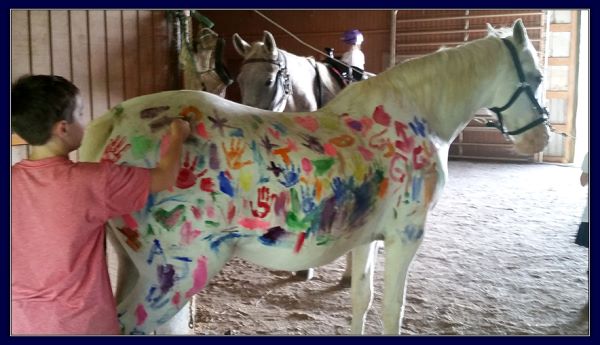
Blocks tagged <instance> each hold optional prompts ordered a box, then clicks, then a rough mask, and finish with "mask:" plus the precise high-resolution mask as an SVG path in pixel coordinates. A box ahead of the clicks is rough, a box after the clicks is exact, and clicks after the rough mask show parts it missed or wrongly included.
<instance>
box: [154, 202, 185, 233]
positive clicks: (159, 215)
mask: <svg viewBox="0 0 600 345" xmlns="http://www.w3.org/2000/svg"><path fill="white" fill-rule="evenodd" d="M184 210H185V206H184V205H179V206H177V207H175V208H174V209H172V210H171V211H166V210H164V209H162V208H161V209H160V210H158V211H156V212H154V214H153V216H154V219H156V221H157V222H158V223H159V224H160V225H162V226H163V227H164V228H165V229H167V230H171V229H172V228H174V227H177V226H178V225H179V224H181V223H182V222H183V221H185V216H184V215H183V211H184ZM176 212H181V213H180V215H181V216H180V217H178V219H175V222H173V223H172V224H169V223H171V222H172V221H173V220H174V219H171V217H172V216H173V215H174V214H175V213H176Z"/></svg>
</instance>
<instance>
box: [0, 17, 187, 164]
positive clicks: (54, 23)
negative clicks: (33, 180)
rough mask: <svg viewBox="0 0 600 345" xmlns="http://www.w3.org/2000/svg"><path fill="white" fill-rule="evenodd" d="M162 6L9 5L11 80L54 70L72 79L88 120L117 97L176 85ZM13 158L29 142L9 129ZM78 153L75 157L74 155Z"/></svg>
mask: <svg viewBox="0 0 600 345" xmlns="http://www.w3.org/2000/svg"><path fill="white" fill-rule="evenodd" d="M169 34H170V31H169V29H168V27H167V21H166V18H165V12H164V11H149V10H139V11H138V10H124V11H122V10H107V11H104V10H90V11H85V10H77V11H69V10H13V11H11V81H13V82H14V81H15V80H16V79H18V78H19V77H20V76H22V75H24V74H55V75H61V76H63V77H65V78H66V79H69V80H71V81H72V82H74V83H75V84H76V85H77V86H78V87H79V89H80V90H81V94H82V96H83V99H84V107H85V110H84V112H85V116H86V119H87V121H88V122H89V121H91V120H92V119H94V118H96V117H98V116H100V115H102V114H103V113H105V112H106V111H107V110H108V109H109V108H111V107H112V106H114V105H116V104H118V103H119V102H121V101H123V100H125V99H128V98H131V97H135V96H139V95H143V94H147V93H152V92H158V91H163V90H169V89H174V88H177V82H176V78H174V75H175V74H174V73H171V70H172V69H173V68H172V64H171V59H170V57H169V54H170V52H169ZM12 143H13V145H16V146H13V150H12V153H13V156H12V161H13V163H15V162H17V161H19V160H21V159H23V158H26V157H27V151H28V148H27V145H24V142H23V141H22V140H21V139H20V138H19V137H18V136H16V135H13V140H12ZM73 158H76V157H73Z"/></svg>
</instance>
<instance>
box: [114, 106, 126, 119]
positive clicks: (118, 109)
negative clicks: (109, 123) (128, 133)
mask: <svg viewBox="0 0 600 345" xmlns="http://www.w3.org/2000/svg"><path fill="white" fill-rule="evenodd" d="M124 110H125V109H123V106H122V105H120V104H119V105H117V106H115V107H114V108H112V113H113V116H114V117H121V115H123V111H124Z"/></svg>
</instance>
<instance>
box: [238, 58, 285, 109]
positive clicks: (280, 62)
mask: <svg viewBox="0 0 600 345" xmlns="http://www.w3.org/2000/svg"><path fill="white" fill-rule="evenodd" d="M253 62H267V63H270V64H273V65H276V66H277V67H279V70H278V71H277V75H276V76H275V82H274V83H275V85H279V84H281V86H283V97H281V98H280V99H279V100H277V101H276V100H275V97H276V96H277V92H275V93H274V94H273V99H272V100H271V109H275V108H277V106H279V105H280V104H281V103H283V102H284V101H286V100H287V98H288V96H289V95H291V94H292V84H291V83H290V74H289V72H288V69H287V61H286V59H285V55H284V54H281V53H278V54H277V59H276V60H273V59H261V58H256V59H248V60H245V61H244V62H242V65H245V64H247V63H253ZM276 91H277V89H276Z"/></svg>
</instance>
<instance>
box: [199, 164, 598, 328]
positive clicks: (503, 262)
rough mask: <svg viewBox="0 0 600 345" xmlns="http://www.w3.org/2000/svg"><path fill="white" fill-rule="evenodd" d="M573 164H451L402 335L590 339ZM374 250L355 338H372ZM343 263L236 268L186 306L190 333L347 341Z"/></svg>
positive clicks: (378, 308)
mask: <svg viewBox="0 0 600 345" xmlns="http://www.w3.org/2000/svg"><path fill="white" fill-rule="evenodd" d="M579 174H580V170H579V167H578V166H573V167H572V166H559V165H548V164H499V163H480V162H465V161H451V162H450V163H449V175H450V176H449V177H450V178H449V181H448V183H447V185H446V189H445V191H444V194H443V195H442V198H441V200H440V201H439V202H438V205H437V206H436V207H435V209H434V211H433V212H432V213H431V215H430V217H429V219H428V223H427V229H426V232H425V239H424V241H423V244H422V246H421V248H420V249H419V251H418V252H417V255H416V257H415V259H414V261H413V264H412V266H411V270H410V274H409V277H408V292H407V304H406V308H405V312H404V321H403V324H402V334H409V335H450V334H461V335H501V334H510V335H515V334H571V335H586V334H588V333H589V321H588V307H587V303H588V299H589V295H588V277H587V274H586V271H587V269H588V251H587V249H586V248H583V247H579V246H577V245H575V244H573V239H574V235H575V232H576V230H577V227H578V224H579V222H580V216H581V212H582V210H583V207H584V206H585V198H586V195H587V190H586V188H583V187H581V186H580V185H579ZM383 260H384V258H383V249H381V248H380V250H379V255H378V265H377V268H376V271H375V298H374V302H373V306H372V308H371V310H370V311H369V313H368V316H367V322H366V328H365V333H366V334H381V333H382V332H383V325H382V320H381V316H382V305H381V303H382V302H381V301H382V296H383V291H382V288H383ZM343 269H344V259H343V258H341V259H338V260H337V261H335V262H333V263H331V264H329V265H326V266H322V267H320V268H318V270H317V271H316V275H315V278H313V280H312V281H309V282H304V281H298V280H295V279H294V277H293V275H292V274H291V273H289V272H283V271H269V270H267V269H264V268H261V267H258V266H255V265H253V264H250V263H247V262H244V261H242V260H238V259H236V260H234V261H231V262H230V263H229V264H228V265H227V267H226V268H225V269H224V270H223V271H222V272H221V273H220V274H219V275H218V276H217V277H216V278H215V279H214V280H213V281H212V282H211V283H210V284H209V286H208V287H207V288H206V289H205V290H204V291H203V292H202V293H201V294H199V295H197V296H196V297H195V308H196V313H195V324H194V332H195V333H196V334H207V335H217V334H218V335H222V334H234V335H236V334H237V335H250V334H277V335H336V334H349V333H350V320H351V303H350V290H349V289H347V288H341V287H340V286H339V285H338V281H339V279H340V277H341V275H342V272H343Z"/></svg>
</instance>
